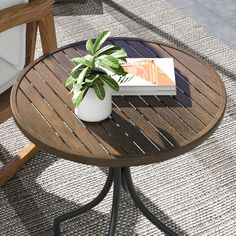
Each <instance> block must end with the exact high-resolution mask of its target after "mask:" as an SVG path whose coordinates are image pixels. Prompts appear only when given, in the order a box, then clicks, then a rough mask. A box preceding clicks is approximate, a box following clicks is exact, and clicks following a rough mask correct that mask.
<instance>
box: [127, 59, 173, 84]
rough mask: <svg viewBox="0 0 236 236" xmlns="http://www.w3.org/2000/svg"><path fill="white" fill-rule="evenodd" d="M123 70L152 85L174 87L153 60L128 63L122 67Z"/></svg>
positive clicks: (171, 81) (168, 77)
mask: <svg viewBox="0 0 236 236" xmlns="http://www.w3.org/2000/svg"><path fill="white" fill-rule="evenodd" d="M123 68H124V70H125V71H126V72H128V73H129V74H133V75H136V76H138V77H141V78H143V79H145V80H147V81H150V82H152V83H153V84H156V85H160V86H175V81H173V80H172V79H171V78H170V76H169V75H167V74H166V73H165V72H164V71H163V69H162V68H161V67H160V66H158V64H157V63H155V60H141V61H134V62H129V63H127V64H124V65H123Z"/></svg>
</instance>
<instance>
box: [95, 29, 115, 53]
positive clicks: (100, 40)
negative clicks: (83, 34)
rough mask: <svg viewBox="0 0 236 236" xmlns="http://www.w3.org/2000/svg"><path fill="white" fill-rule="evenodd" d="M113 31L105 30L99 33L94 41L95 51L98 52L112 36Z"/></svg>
mask: <svg viewBox="0 0 236 236" xmlns="http://www.w3.org/2000/svg"><path fill="white" fill-rule="evenodd" d="M110 34H111V31H108V30H107V31H103V32H102V33H101V34H99V35H98V37H97V38H96V40H95V43H94V52H97V51H98V50H99V49H100V47H101V46H102V44H103V43H104V42H105V41H106V39H107V38H108V37H109V36H110Z"/></svg>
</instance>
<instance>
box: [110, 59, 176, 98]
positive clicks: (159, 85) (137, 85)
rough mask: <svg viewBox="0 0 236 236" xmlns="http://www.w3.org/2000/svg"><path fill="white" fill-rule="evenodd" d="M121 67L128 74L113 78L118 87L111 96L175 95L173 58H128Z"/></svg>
mask: <svg viewBox="0 0 236 236" xmlns="http://www.w3.org/2000/svg"><path fill="white" fill-rule="evenodd" d="M122 67H123V68H124V70H125V71H126V72H128V74H127V75H126V76H124V77H122V78H118V77H116V76H113V78H114V79H115V80H116V81H117V82H118V83H119V85H120V91H119V92H115V91H114V92H112V93H113V95H171V96H173V95H176V82H175V72H174V61H173V58H128V59H127V63H125V64H123V65H122Z"/></svg>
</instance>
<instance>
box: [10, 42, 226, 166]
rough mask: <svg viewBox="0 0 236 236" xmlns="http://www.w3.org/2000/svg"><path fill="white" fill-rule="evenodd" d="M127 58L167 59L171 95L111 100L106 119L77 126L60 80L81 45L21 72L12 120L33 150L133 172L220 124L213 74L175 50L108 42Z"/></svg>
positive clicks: (221, 103)
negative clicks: (170, 65)
mask: <svg viewBox="0 0 236 236" xmlns="http://www.w3.org/2000/svg"><path fill="white" fill-rule="evenodd" d="M106 43H113V44H115V45H117V46H120V47H123V48H124V49H125V50H126V51H127V53H128V56H129V57H130V58H132V57H173V58H174V63H175V75H176V81H177V96H174V97H170V96H114V97H113V99H112V100H113V111H112V115H111V117H110V118H108V119H106V120H104V121H102V122H99V123H86V122H82V121H80V120H79V119H78V118H77V117H76V116H75V114H74V109H73V106H72V103H71V95H69V92H68V90H67V88H65V87H64V82H65V80H66V79H67V77H68V73H69V72H70V70H71V69H72V68H73V67H74V64H73V63H72V62H71V61H70V58H73V57H76V56H79V55H85V53H86V52H85V41H83V42H78V43H75V44H71V45H68V46H66V47H63V48H61V49H59V50H58V51H56V52H54V53H52V54H50V55H47V56H45V57H41V58H40V59H38V60H37V61H36V62H35V63H34V64H33V65H31V66H28V67H27V68H26V69H25V70H24V71H23V73H22V75H21V76H20V78H19V79H18V80H17V82H16V83H15V84H14V86H13V90H12V94H11V106H12V111H13V115H14V119H15V121H16V123H17V125H18V126H19V128H20V129H21V131H22V132H23V133H24V134H25V136H26V137H27V138H29V139H30V140H31V141H32V142H33V143H35V144H36V145H37V146H39V147H41V148H43V149H45V150H47V151H49V152H51V153H54V154H57V155H58V156H60V157H63V158H66V159H69V160H73V161H77V162H80V163H85V164H92V165H99V166H110V167H118V166H135V165H144V164H149V163H155V162H160V161H164V160H167V159H170V158H173V157H175V156H177V155H180V154H183V153H185V152H186V151H189V150H191V149H192V148H194V147H195V146H197V145H199V144H200V143H201V142H203V141H204V140H205V139H206V138H207V137H209V136H210V135H211V134H212V133H213V132H214V130H215V129H216V128H217V126H218V125H219V123H220V120H221V119H222V117H223V115H224V111H225V106H226V91H225V88H224V85H223V82H222V80H221V79H220V77H219V76H218V75H217V73H216V72H215V71H214V70H213V69H212V68H211V67H210V66H209V65H207V64H205V63H204V62H203V61H202V60H201V59H199V58H198V57H195V56H194V55H192V54H189V53H187V52H185V51H183V50H181V49H179V48H176V47H173V46H170V45H167V44H164V43H161V42H153V41H147V40H142V39H134V38H110V39H109V41H107V42H106Z"/></svg>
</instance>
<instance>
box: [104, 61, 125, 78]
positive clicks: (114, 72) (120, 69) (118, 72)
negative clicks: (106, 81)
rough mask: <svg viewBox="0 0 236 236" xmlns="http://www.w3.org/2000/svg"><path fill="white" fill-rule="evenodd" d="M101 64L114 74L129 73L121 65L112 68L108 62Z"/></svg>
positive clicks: (122, 74)
mask: <svg viewBox="0 0 236 236" xmlns="http://www.w3.org/2000/svg"><path fill="white" fill-rule="evenodd" d="M100 65H101V67H103V68H104V69H106V70H108V71H110V72H112V73H113V74H116V75H120V76H124V75H126V74H127V72H125V71H124V69H123V67H121V66H119V67H118V68H112V67H110V66H107V65H106V64H103V63H102V62H100Z"/></svg>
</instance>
